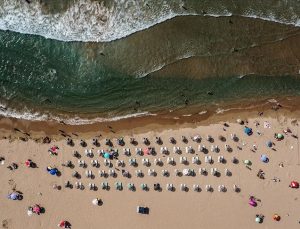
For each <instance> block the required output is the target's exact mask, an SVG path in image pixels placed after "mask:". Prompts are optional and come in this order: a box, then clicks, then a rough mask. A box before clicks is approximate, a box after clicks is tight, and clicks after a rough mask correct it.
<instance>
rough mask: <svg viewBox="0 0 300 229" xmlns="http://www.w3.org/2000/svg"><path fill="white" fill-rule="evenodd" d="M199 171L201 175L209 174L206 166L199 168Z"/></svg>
mask: <svg viewBox="0 0 300 229" xmlns="http://www.w3.org/2000/svg"><path fill="white" fill-rule="evenodd" d="M199 173H200V174H201V175H206V174H207V170H206V168H200V169H199Z"/></svg>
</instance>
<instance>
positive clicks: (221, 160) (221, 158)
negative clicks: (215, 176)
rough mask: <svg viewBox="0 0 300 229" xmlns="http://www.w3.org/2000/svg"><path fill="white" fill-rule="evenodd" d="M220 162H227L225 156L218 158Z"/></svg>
mask: <svg viewBox="0 0 300 229" xmlns="http://www.w3.org/2000/svg"><path fill="white" fill-rule="evenodd" d="M218 162H219V163H222V164H223V163H224V162H225V158H224V156H218Z"/></svg>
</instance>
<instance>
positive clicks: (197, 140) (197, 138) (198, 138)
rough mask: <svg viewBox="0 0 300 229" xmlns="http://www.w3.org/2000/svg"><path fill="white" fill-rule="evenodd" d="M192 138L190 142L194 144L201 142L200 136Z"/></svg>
mask: <svg viewBox="0 0 300 229" xmlns="http://www.w3.org/2000/svg"><path fill="white" fill-rule="evenodd" d="M191 138H192V140H193V141H194V142H197V143H200V142H201V139H202V138H201V137H200V135H195V136H194V137H191Z"/></svg>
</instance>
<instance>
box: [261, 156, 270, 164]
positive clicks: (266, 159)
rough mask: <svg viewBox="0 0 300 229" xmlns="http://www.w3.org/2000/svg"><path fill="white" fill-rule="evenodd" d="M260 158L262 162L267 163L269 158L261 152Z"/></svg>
mask: <svg viewBox="0 0 300 229" xmlns="http://www.w3.org/2000/svg"><path fill="white" fill-rule="evenodd" d="M260 160H261V161H262V162H264V163H268V162H269V158H268V157H267V155H265V154H263V155H261V156H260Z"/></svg>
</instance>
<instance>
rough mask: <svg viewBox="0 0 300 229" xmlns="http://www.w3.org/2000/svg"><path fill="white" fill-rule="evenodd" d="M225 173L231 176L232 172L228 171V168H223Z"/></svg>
mask: <svg viewBox="0 0 300 229" xmlns="http://www.w3.org/2000/svg"><path fill="white" fill-rule="evenodd" d="M225 175H226V176H231V175H232V173H231V172H230V171H229V169H227V168H226V169H225Z"/></svg>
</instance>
